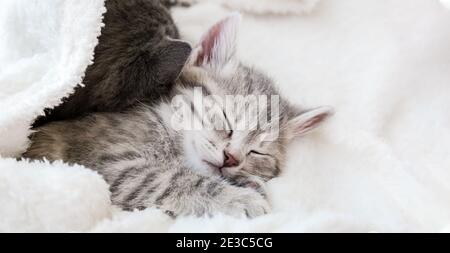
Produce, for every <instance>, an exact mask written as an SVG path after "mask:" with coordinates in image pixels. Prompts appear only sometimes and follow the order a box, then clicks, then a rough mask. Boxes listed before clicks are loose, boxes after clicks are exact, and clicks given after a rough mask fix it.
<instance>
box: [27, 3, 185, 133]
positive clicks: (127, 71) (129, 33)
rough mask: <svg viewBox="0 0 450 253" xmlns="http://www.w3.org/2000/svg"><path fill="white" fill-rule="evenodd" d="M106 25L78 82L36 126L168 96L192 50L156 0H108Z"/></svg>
mask: <svg viewBox="0 0 450 253" xmlns="http://www.w3.org/2000/svg"><path fill="white" fill-rule="evenodd" d="M106 9H107V11H106V13H105V15H104V20H103V22H104V23H105V26H104V27H103V29H102V34H101V36H100V38H99V43H98V45H97V47H96V49H95V53H94V55H95V58H94V63H93V64H92V65H90V66H89V67H88V69H87V70H86V73H85V77H84V79H83V81H82V84H83V85H82V86H78V87H77V88H76V89H75V92H74V93H73V94H72V95H70V97H68V98H65V99H64V103H62V104H61V105H59V106H58V107H56V108H53V109H51V108H49V109H48V110H46V114H47V117H41V118H39V119H38V121H37V122H36V123H35V124H34V125H35V126H39V125H42V124H44V123H46V122H47V121H57V120H65V119H73V118H76V117H80V116H83V115H85V114H87V113H92V112H120V111H122V110H125V109H127V108H129V107H131V106H133V105H135V104H136V103H138V102H147V103H153V102H156V101H157V100H158V99H159V98H160V97H161V96H164V95H167V94H168V93H169V92H170V90H171V89H172V84H173V83H174V82H175V80H176V79H177V78H178V76H179V75H180V73H181V71H182V69H183V67H184V65H185V63H186V62H187V61H188V58H189V55H190V54H191V51H192V48H191V46H190V45H189V44H188V43H186V42H183V41H181V40H179V39H180V37H179V32H178V29H177V28H176V26H175V24H174V22H173V19H172V17H171V15H170V12H169V9H167V8H166V7H165V6H164V5H162V4H161V2H160V0H127V1H123V0H107V1H106Z"/></svg>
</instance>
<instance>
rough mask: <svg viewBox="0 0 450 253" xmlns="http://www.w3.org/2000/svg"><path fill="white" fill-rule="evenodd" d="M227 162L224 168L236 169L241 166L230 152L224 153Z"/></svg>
mask: <svg viewBox="0 0 450 253" xmlns="http://www.w3.org/2000/svg"><path fill="white" fill-rule="evenodd" d="M224 155H225V161H224V162H223V166H224V167H225V168H228V167H235V166H238V165H239V161H238V160H237V159H236V158H235V157H234V156H233V155H232V154H230V153H229V152H228V151H224Z"/></svg>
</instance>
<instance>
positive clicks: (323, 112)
mask: <svg viewBox="0 0 450 253" xmlns="http://www.w3.org/2000/svg"><path fill="white" fill-rule="evenodd" d="M239 23H240V16H239V15H232V16H230V17H229V18H227V19H225V20H223V21H221V22H219V23H218V24H216V25H215V26H213V27H212V28H211V29H210V31H209V32H208V33H207V34H206V35H205V36H204V37H203V39H202V42H201V43H200V44H199V46H198V47H197V48H196V49H195V50H194V53H193V55H192V56H191V65H189V66H188V67H187V69H186V71H185V76H190V79H193V80H195V81H194V82H193V83H195V85H194V86H200V87H201V88H200V96H199V97H200V98H201V100H202V102H201V103H198V102H199V101H198V99H196V98H198V97H196V96H195V94H192V93H191V94H187V97H188V104H189V111H190V112H191V117H193V119H194V121H195V122H196V125H195V126H197V127H198V128H195V127H194V128H195V129H191V130H185V131H184V132H183V133H184V134H183V135H184V153H185V155H186V158H187V160H188V164H189V166H190V167H192V169H194V170H197V171H200V172H203V173H206V174H216V175H221V176H223V177H226V178H231V179H232V178H234V177H236V176H256V177H258V178H260V179H262V180H265V181H267V180H270V179H272V178H274V177H276V176H278V175H279V174H280V172H281V167H282V165H283V163H284V159H285V147H286V145H287V144H288V143H289V142H290V141H291V140H293V139H295V138H296V137H300V136H303V135H304V134H306V133H308V132H309V131H311V130H313V129H315V128H316V127H317V126H318V125H319V124H320V123H322V122H323V121H324V120H325V119H326V118H327V117H328V116H329V115H331V113H332V112H331V110H330V108H328V107H320V108H318V109H314V110H310V111H301V110H298V109H296V108H295V107H293V106H291V105H290V104H289V103H288V102H287V101H284V100H283V99H281V98H280V97H279V96H278V92H277V90H276V89H275V88H274V87H275V85H274V84H273V82H272V80H271V79H270V78H268V77H267V76H266V75H264V74H263V73H261V72H259V71H257V70H255V69H252V68H248V67H246V66H243V65H242V64H240V63H239V60H238V59H236V57H235V49H236V37H237V28H238V26H239ZM190 72H195V74H192V75H191V73H190ZM190 88H192V87H190ZM186 90H190V91H187V93H189V92H192V89H189V88H188V89H186ZM186 90H185V92H186ZM182 93H183V92H182ZM185 95H186V94H185ZM274 96H275V97H274ZM255 99H256V100H255ZM264 99H265V100H264Z"/></svg>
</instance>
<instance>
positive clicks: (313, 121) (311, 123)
mask: <svg viewBox="0 0 450 253" xmlns="http://www.w3.org/2000/svg"><path fill="white" fill-rule="evenodd" d="M328 116H329V114H328V113H323V114H319V115H317V116H314V117H312V118H310V119H308V120H307V121H306V122H304V123H303V124H302V125H300V126H299V128H298V130H297V131H298V134H300V135H303V134H306V133H307V132H309V131H311V130H313V129H314V128H316V127H317V126H318V125H320V124H321V123H322V122H323V121H325V119H326V118H327V117H328Z"/></svg>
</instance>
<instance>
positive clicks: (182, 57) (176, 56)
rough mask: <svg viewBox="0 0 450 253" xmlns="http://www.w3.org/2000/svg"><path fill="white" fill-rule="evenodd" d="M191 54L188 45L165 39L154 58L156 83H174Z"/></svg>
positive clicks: (179, 41)
mask: <svg viewBox="0 0 450 253" xmlns="http://www.w3.org/2000/svg"><path fill="white" fill-rule="evenodd" d="M191 53H192V47H191V45H190V44H189V43H187V42H185V41H181V40H175V39H171V38H167V39H166V40H165V41H164V42H163V43H162V45H161V46H160V47H159V48H158V53H157V55H156V56H155V57H154V61H155V64H154V67H155V68H156V69H155V73H157V76H156V78H157V79H158V80H157V82H158V83H161V84H167V83H170V82H173V81H175V80H176V79H177V78H178V76H179V75H180V74H181V71H182V70H183V68H184V66H185V65H186V63H187V62H188V60H189V57H190V55H191Z"/></svg>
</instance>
